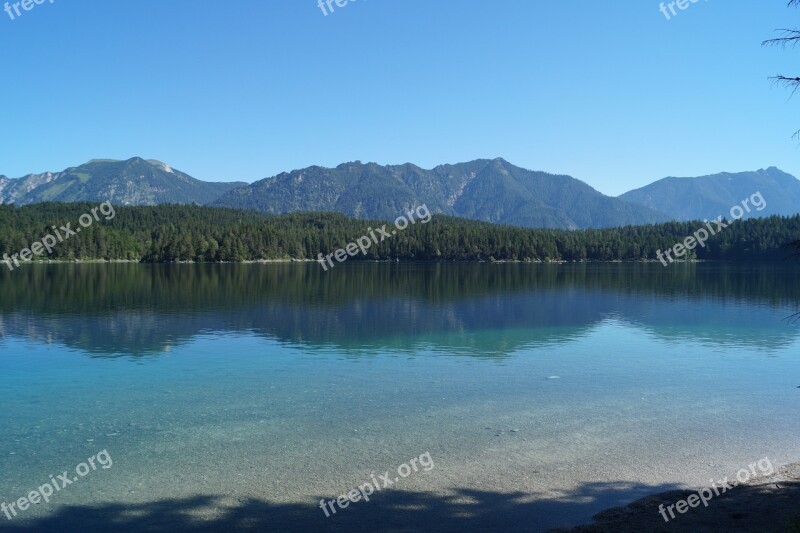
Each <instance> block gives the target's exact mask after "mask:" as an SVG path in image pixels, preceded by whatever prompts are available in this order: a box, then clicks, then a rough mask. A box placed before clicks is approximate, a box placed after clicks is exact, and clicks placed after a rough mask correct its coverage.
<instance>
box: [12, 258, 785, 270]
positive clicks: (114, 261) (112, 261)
mask: <svg viewBox="0 0 800 533" xmlns="http://www.w3.org/2000/svg"><path fill="white" fill-rule="evenodd" d="M0 263H2V261H0ZM127 263H130V264H137V265H258V264H273V263H275V264H286V263H319V261H318V260H317V259H295V258H289V259H248V260H246V261H157V262H149V261H141V260H136V259H48V260H46V261H28V262H25V263H22V264H20V265H19V266H20V267H21V266H23V265H69V264H75V265H83V264H88V265H92V264H127ZM346 263H347V264H352V263H358V264H393V263H406V264H412V263H413V264H444V265H451V264H465V265H471V264H520V265H581V264H625V265H638V264H642V265H647V264H661V261H659V260H657V259H639V260H635V261H633V260H632V261H622V260H609V261H607V260H602V259H587V260H582V261H566V260H548V261H542V260H535V261H525V260H509V259H502V260H495V261H487V260H467V259H458V260H455V259H454V260H439V261H435V260H429V259H382V260H356V261H350V262H346ZM700 263H718V264H783V263H784V262H783V261H770V260H763V261H719V260H708V259H692V260H681V261H675V264H700ZM670 266H671V265H670ZM17 268H19V267H14V269H15V270H16V269H17ZM665 268H667V267H665Z"/></svg>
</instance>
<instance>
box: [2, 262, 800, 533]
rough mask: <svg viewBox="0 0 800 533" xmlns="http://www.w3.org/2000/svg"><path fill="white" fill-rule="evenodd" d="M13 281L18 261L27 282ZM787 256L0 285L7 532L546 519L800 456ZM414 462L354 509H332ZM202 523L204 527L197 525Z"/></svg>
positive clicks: (455, 524) (573, 518) (197, 273)
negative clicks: (743, 262) (106, 458)
mask: <svg viewBox="0 0 800 533" xmlns="http://www.w3.org/2000/svg"><path fill="white" fill-rule="evenodd" d="M17 274H19V275H17ZM798 274H800V271H798V269H797V268H795V267H794V266H793V265H781V266H725V265H702V264H701V265H680V266H677V267H675V268H673V269H671V270H667V269H664V268H663V267H661V266H660V265H548V266H544V265H381V264H379V265H353V266H346V267H343V268H341V269H338V271H336V272H329V273H324V272H321V271H320V269H319V268H318V267H317V268H315V267H314V266H313V265H216V266H203V265H174V266H145V265H80V266H79V265H54V266H38V267H35V268H33V267H32V268H30V269H27V270H25V271H20V272H15V273H13V274H12V275H8V273H5V274H3V276H2V277H0V283H2V285H0V298H2V299H1V300H0V310H1V311H2V317H0V334H2V340H0V361H2V372H1V373H0V395H2V396H0V397H1V398H2V409H1V410H0V429H1V430H2V431H0V471H2V482H0V502H12V501H16V500H17V499H18V498H19V497H21V496H24V495H26V494H28V493H29V492H30V491H31V490H34V489H36V488H37V487H39V486H40V485H42V484H44V483H46V482H48V480H49V475H50V474H54V475H58V474H60V473H62V472H63V471H65V470H68V471H70V473H71V475H73V476H74V469H75V466H76V465H78V464H79V463H81V462H82V461H85V460H86V459H87V458H89V457H91V456H93V455H96V454H97V453H98V452H100V451H101V450H107V452H108V454H109V455H110V456H111V458H112V459H113V465H112V466H111V468H109V469H101V468H98V469H97V470H96V471H92V472H90V473H89V474H87V475H86V476H85V477H84V478H81V479H79V480H78V481H76V482H74V483H73V484H72V485H70V486H68V487H65V488H64V489H63V490H61V491H59V492H58V493H57V494H55V495H54V496H53V498H52V500H51V502H49V503H47V504H38V505H34V506H32V507H31V508H30V509H28V510H26V511H24V512H20V513H19V514H18V516H16V517H13V520H7V519H6V518H5V516H4V515H2V514H0V530H6V529H8V530H26V531H29V530H30V531H34V530H35V531H47V530H53V531H56V530H75V531H91V530H100V527H101V526H100V524H105V525H106V526H108V524H115V526H114V527H113V528H111V529H107V530H109V531H111V530H120V531H121V530H131V531H137V530H142V531H144V530H154V531H155V530H162V529H163V530H172V531H175V530H176V529H178V530H179V529H182V528H185V529H187V530H188V529H195V530H197V529H198V528H201V527H205V528H207V529H208V530H225V529H230V528H234V529H247V528H253V529H259V530H260V529H263V528H266V527H269V528H272V529H273V530H287V531H288V530H298V531H299V530H305V531H308V530H320V531H323V530H329V531H353V530H362V529H363V530H369V529H375V528H376V527H377V528H379V529H383V530H397V531H413V530H431V531H434V530H436V531H446V530H453V531H456V530H464V529H465V528H467V529H473V528H486V527H488V526H493V527H489V530H492V529H494V530H498V531H503V530H519V531H540V530H546V529H547V528H550V527H556V526H568V525H573V524H579V523H582V522H586V521H587V520H589V519H590V518H591V516H592V515H593V514H595V513H596V512H598V511H600V510H602V509H604V508H607V507H610V506H614V505H621V504H625V503H628V502H630V501H632V500H634V499H636V498H638V497H641V496H643V495H646V494H649V493H652V492H658V491H660V490H664V489H666V488H672V487H677V486H700V485H705V484H707V482H708V480H709V479H711V478H714V479H719V478H721V477H723V476H725V475H730V474H731V473H733V472H735V471H736V470H738V469H739V468H742V467H746V466H747V465H748V464H750V463H752V462H754V461H757V460H759V459H761V458H763V457H769V458H770V460H771V461H772V462H773V463H774V464H775V465H776V466H777V465H778V464H782V463H787V462H793V461H797V460H800V425H798V424H797V423H796V421H797V416H798V409H799V408H800V388H798V387H799V386H800V350H798V348H799V347H800V335H799V334H800V329H799V327H798V325H797V324H796V323H793V322H791V321H787V320H786V317H788V316H789V315H791V314H792V313H794V312H796V311H797V310H798V308H800V288H798V285H800V284H799V283H798V280H800V276H798ZM425 452H429V453H430V455H431V457H432V458H433V460H434V462H435V467H434V468H433V469H432V470H430V471H428V472H425V471H422V470H420V471H419V472H416V473H413V474H412V475H410V476H409V477H407V478H405V479H401V480H399V482H398V483H397V484H396V485H395V486H394V487H392V488H391V489H388V490H385V491H383V492H382V493H381V494H378V495H376V496H374V497H373V498H372V500H371V501H369V502H363V501H362V502H359V503H356V504H352V505H351V507H350V508H348V509H345V510H340V511H339V512H338V513H337V514H336V515H335V516H332V517H330V518H326V517H325V516H324V514H323V513H322V511H321V510H320V509H319V507H318V504H319V500H320V499H321V498H325V499H332V498H335V497H336V496H338V495H340V494H342V493H345V492H347V491H349V490H350V489H353V488H355V487H357V486H358V485H361V484H362V483H364V482H367V481H369V480H370V479H371V476H372V475H373V474H381V473H383V472H385V471H392V472H393V471H395V469H396V468H397V467H398V466H399V465H401V464H402V463H404V462H406V461H408V460H409V459H411V458H414V457H418V456H420V455H421V454H423V453H425ZM196 520H197V521H196Z"/></svg>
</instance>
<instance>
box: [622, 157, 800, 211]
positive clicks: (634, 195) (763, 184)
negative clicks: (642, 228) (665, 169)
mask: <svg viewBox="0 0 800 533" xmlns="http://www.w3.org/2000/svg"><path fill="white" fill-rule="evenodd" d="M756 192H761V194H762V195H763V196H764V199H765V201H766V204H767V205H766V207H765V208H764V209H763V210H762V211H758V212H753V213H752V214H755V215H757V216H761V217H766V216H770V215H792V214H795V213H797V212H800V181H798V180H797V178H795V177H794V176H792V175H791V174H787V173H786V172H783V171H782V170H779V169H777V168H775V167H769V168H768V169H766V170H764V169H761V170H757V171H755V172H739V173H736V174H730V173H727V172H723V173H721V174H714V175H712V176H701V177H699V178H664V179H662V180H658V181H656V182H654V183H651V184H650V185H647V186H646V187H642V188H641V189H636V190H633V191H630V192H626V193H625V194H623V195H622V196H620V198H621V199H623V200H626V201H628V202H632V203H635V204H640V205H646V206H648V207H651V208H653V209H659V210H661V211H664V212H665V213H669V214H670V216H671V217H672V218H675V219H677V220H701V219H705V218H716V217H717V216H719V215H725V214H727V213H729V212H730V209H731V207H733V206H735V205H738V204H741V202H742V200H744V199H745V198H748V197H750V196H751V195H753V194H755V193H756ZM747 217H748V215H747V214H745V216H744V217H743V218H747Z"/></svg>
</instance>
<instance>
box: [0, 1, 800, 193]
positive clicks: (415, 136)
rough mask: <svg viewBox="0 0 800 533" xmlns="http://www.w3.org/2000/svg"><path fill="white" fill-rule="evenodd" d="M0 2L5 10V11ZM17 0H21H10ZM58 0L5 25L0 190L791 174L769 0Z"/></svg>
mask: <svg viewBox="0 0 800 533" xmlns="http://www.w3.org/2000/svg"><path fill="white" fill-rule="evenodd" d="M3 1H5V0H0V7H2V2H3ZM15 1H16V0H15ZM316 2H317V0H240V1H231V0H227V1H224V2H223V1H214V2H212V1H210V0H191V1H190V0H113V1H109V0H103V1H101V0H80V1H78V0H55V2H54V3H52V4H51V3H49V0H45V3H44V4H42V5H35V6H34V8H33V9H32V10H31V11H29V12H23V15H22V16H21V17H18V18H16V20H13V21H12V20H11V19H10V17H9V16H8V15H7V14H6V13H5V12H2V11H0V50H2V55H0V76H1V77H0V97H2V98H0V102H2V108H1V110H0V174H6V175H8V176H10V177H19V176H21V175H23V174H26V173H29V172H42V171H45V170H52V171H57V170H62V169H64V168H65V167H68V166H73V165H77V164H80V163H83V162H85V161H86V160H88V159H92V158H115V159H126V158H128V157H132V156H135V155H138V156H142V157H145V158H155V159H160V160H163V161H165V162H167V163H170V164H171V165H173V166H174V167H176V168H179V169H181V170H183V171H185V172H188V173H189V174H191V175H193V176H195V177H197V178H200V179H204V180H220V181H230V180H243V181H254V180H257V179H261V178H264V177H267V176H271V175H274V174H276V173H279V172H282V171H285V170H292V169H296V168H301V167H305V166H309V165H312V164H318V165H325V166H335V165H337V164H339V163H341V162H345V161H352V160H361V161H365V162H366V161H376V162H378V163H382V164H388V163H404V162H413V163H417V164H419V165H421V166H423V167H426V168H430V167H432V166H435V165H437V164H440V163H453V162H460V161H467V160H472V159H476V158H482V157H486V158H490V157H498V156H499V157H504V158H506V159H508V160H509V161H511V162H512V163H514V164H517V165H520V166H523V167H526V168H531V169H536V170H546V171H548V172H553V173H566V174H570V175H572V176H575V177H576V178H579V179H581V180H583V181H586V182H587V183H589V184H590V185H592V186H594V187H595V188H597V189H599V190H600V191H602V192H604V193H606V194H619V193H622V192H624V191H626V190H628V189H631V188H635V187H639V186H642V185H645V184H647V183H649V182H651V181H653V180H655V179H659V178H662V177H665V176H668V175H678V176H687V175H701V174H707V173H715V172H719V171H741V170H754V169H757V168H762V167H767V166H771V165H776V166H778V167H781V168H782V169H784V170H786V171H787V172H790V173H792V174H795V175H798V176H800V148H798V142H797V141H795V140H792V138H791V136H792V133H793V132H794V131H795V130H797V129H800V95H798V96H797V97H795V98H791V99H790V98H789V93H788V92H787V91H786V90H784V89H781V88H778V87H773V86H772V85H771V84H770V82H769V80H768V79H767V78H768V77H769V76H771V75H774V74H777V73H783V74H793V75H800V61H799V60H800V49H797V50H794V51H792V50H786V51H781V50H780V49H764V48H762V47H761V46H760V43H761V41H762V40H763V39H765V38H768V37H771V36H772V35H773V29H775V28H779V27H787V26H800V10H797V9H788V8H786V1H785V0H736V1H728V0H710V1H704V0H701V1H700V2H699V3H696V4H691V5H690V6H689V8H688V9H687V10H686V11H681V12H679V14H678V15H677V16H675V17H673V18H672V20H669V21H668V20H667V19H666V18H665V17H664V15H662V14H661V13H660V12H659V9H658V7H659V2H658V1H656V0H617V1H604V2H596V1H590V0H548V1H544V0H495V1H491V2H490V1H478V0H356V1H351V3H350V4H349V5H347V6H346V7H344V8H338V7H336V6H335V4H334V7H335V9H336V11H335V13H332V14H329V15H328V16H327V17H326V16H324V15H323V14H322V11H321V10H320V9H319V7H318V6H317V4H316Z"/></svg>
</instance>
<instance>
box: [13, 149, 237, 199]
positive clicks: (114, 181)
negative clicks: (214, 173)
mask: <svg viewBox="0 0 800 533" xmlns="http://www.w3.org/2000/svg"><path fill="white" fill-rule="evenodd" d="M245 185H247V184H246V183H244V182H240V183H209V182H206V181H200V180H198V179H195V178H193V177H191V176H189V175H188V174H184V173H183V172H181V171H179V170H175V169H173V168H172V167H170V166H169V165H167V164H165V163H162V162H161V161H155V160H152V159H151V160H148V161H146V160H144V159H142V158H140V157H134V158H132V159H128V160H127V161H115V160H111V159H93V160H91V161H89V162H88V163H85V164H83V165H80V166H77V167H70V168H68V169H66V170H63V171H61V172H45V173H42V174H28V175H27V176H23V177H21V178H17V179H9V178H7V177H5V176H0V203H3V204H12V203H13V204H16V205H25V204H35V203H40V202H83V201H87V202H104V201H106V200H111V202H112V203H114V204H118V205H154V204H163V203H177V204H208V203H210V202H213V201H214V200H216V199H217V198H219V197H220V196H221V195H223V194H225V193H226V192H228V191H229V190H231V189H234V188H236V187H241V186H245Z"/></svg>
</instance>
